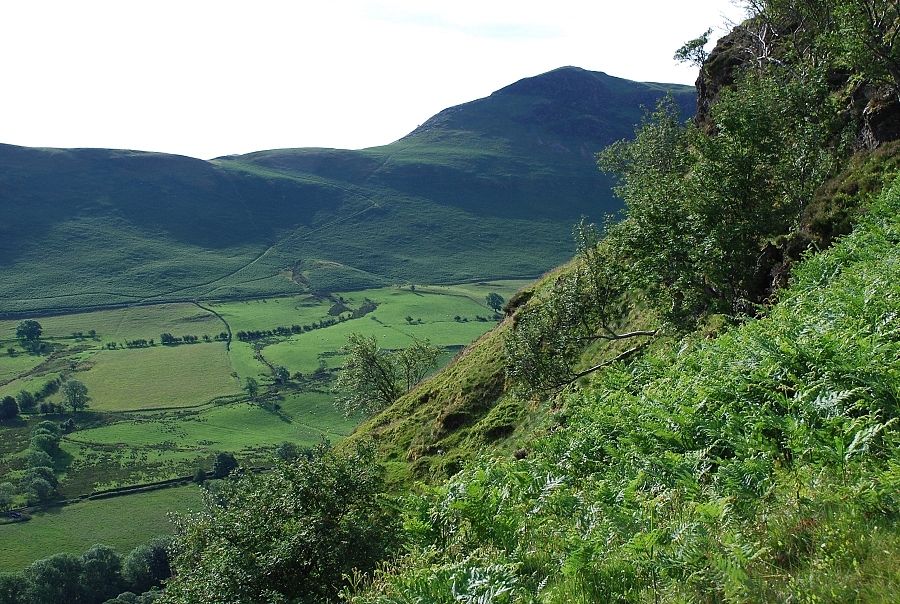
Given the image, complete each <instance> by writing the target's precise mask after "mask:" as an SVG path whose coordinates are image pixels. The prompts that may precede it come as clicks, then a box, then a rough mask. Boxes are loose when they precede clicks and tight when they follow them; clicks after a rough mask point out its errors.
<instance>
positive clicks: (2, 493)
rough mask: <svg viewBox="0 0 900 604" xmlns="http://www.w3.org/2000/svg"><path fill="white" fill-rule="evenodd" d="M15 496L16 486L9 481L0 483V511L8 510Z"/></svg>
mask: <svg viewBox="0 0 900 604" xmlns="http://www.w3.org/2000/svg"><path fill="white" fill-rule="evenodd" d="M15 496H16V487H15V486H13V484H12V483H11V482H3V483H0V512H8V511H9V509H10V508H11V507H12V502H13V499H14V498H15Z"/></svg>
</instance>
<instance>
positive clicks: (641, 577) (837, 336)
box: [356, 171, 900, 602]
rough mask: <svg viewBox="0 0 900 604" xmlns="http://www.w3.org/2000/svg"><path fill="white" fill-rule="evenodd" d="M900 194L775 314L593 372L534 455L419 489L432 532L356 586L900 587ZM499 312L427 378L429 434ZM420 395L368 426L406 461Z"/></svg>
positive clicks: (887, 593) (418, 522)
mask: <svg viewBox="0 0 900 604" xmlns="http://www.w3.org/2000/svg"><path fill="white" fill-rule="evenodd" d="M894 175H896V171H895V172H894ZM898 211H900V181H896V182H895V183H894V186H893V188H892V189H891V190H889V191H886V192H885V193H884V195H883V196H882V199H881V200H880V201H879V202H877V203H876V204H874V206H872V207H871V208H868V209H867V213H866V216H865V218H863V219H861V220H862V225H861V226H860V227H858V228H857V229H856V230H855V231H854V233H853V234H852V235H850V236H849V237H847V238H846V239H844V240H842V241H841V242H839V243H838V244H837V245H836V246H835V247H834V248H833V249H831V250H829V251H826V252H824V253H821V254H818V255H815V256H812V257H809V258H807V259H806V260H805V261H804V262H803V263H801V264H800V265H799V266H798V267H797V268H796V269H795V272H794V278H793V283H792V286H791V287H790V289H788V290H786V291H784V292H782V293H781V295H780V297H779V302H778V304H776V305H775V306H773V307H772V308H771V309H769V312H768V316H767V317H765V318H763V319H760V320H757V321H749V322H747V323H745V324H743V325H741V326H738V327H736V328H733V329H731V330H727V331H725V332H723V333H720V334H718V336H717V337H714V334H703V333H697V334H694V335H693V336H691V337H688V338H686V339H685V340H684V341H682V342H678V343H674V344H671V345H668V346H660V347H658V348H657V349H655V350H652V351H650V352H649V353H648V354H647V355H646V356H645V357H644V358H643V359H642V360H640V361H638V362H636V363H634V364H632V365H631V366H630V367H625V366H621V365H620V366H615V367H612V368H610V369H609V370H608V371H606V372H603V373H601V374H598V375H597V376H596V377H595V379H594V380H592V382H591V383H590V384H589V385H588V386H587V387H586V388H584V389H583V390H581V391H576V392H573V393H571V394H570V395H569V396H568V397H567V405H566V408H565V410H564V411H563V412H562V413H560V414H559V415H558V421H557V422H556V424H557V425H556V426H555V428H554V430H552V431H551V432H550V433H549V435H548V436H547V437H545V438H542V439H538V440H537V441H535V442H533V443H532V444H531V449H532V450H531V451H530V454H529V455H528V457H527V458H526V459H525V460H523V461H518V462H513V461H512V460H511V459H510V458H509V456H508V455H504V456H502V457H501V456H498V455H497V453H502V448H501V449H495V450H494V451H491V452H489V453H488V456H487V457H493V458H494V459H493V460H492V461H491V460H487V459H482V460H481V461H475V462H474V463H472V464H471V465H470V467H469V468H467V469H466V470H464V471H463V472H462V473H460V474H458V475H456V476H455V477H454V478H453V479H451V480H450V482H449V483H446V484H444V485H441V486H439V487H437V488H436V489H434V490H432V491H426V495H425V496H424V497H422V498H417V497H416V496H413V497H412V499H411V501H410V508H409V512H410V514H411V516H410V517H407V518H406V526H407V527H408V528H409V531H410V538H411V540H412V541H414V542H416V543H421V544H422V548H423V549H422V550H415V551H413V553H412V554H410V555H409V556H408V557H407V558H405V559H403V560H402V561H401V562H400V563H399V564H398V565H397V566H396V567H395V568H394V569H393V570H391V571H388V572H386V573H385V574H382V575H380V576H379V577H378V578H377V579H376V581H375V585H374V588H373V589H371V590H370V591H367V592H364V593H363V594H362V595H361V597H360V598H359V599H358V600H356V601H359V602H376V601H407V600H410V601H413V600H416V599H417V598H419V597H425V598H428V597H437V596H438V594H445V593H449V591H450V583H452V584H453V590H454V592H456V591H463V592H465V591H466V590H467V589H468V590H474V591H470V593H478V590H479V589H481V588H480V587H478V586H479V585H482V584H481V583H478V581H480V580H481V579H482V578H485V580H487V581H488V584H490V585H491V586H492V587H494V588H496V589H500V587H501V586H502V587H503V589H505V590H509V593H510V596H511V598H512V600H511V601H519V599H522V601H530V599H529V598H531V597H534V595H535V593H536V592H538V591H539V592H540V601H546V602H571V601H614V600H615V601H618V600H617V598H619V599H621V600H622V601H626V600H627V601H635V602H637V601H648V602H649V601H678V602H681V601H726V600H727V601H736V602H737V601H740V602H756V601H771V602H775V601H778V602H784V601H810V602H825V601H828V602H848V601H860V602H869V601H871V602H889V601H891V602H892V601H897V598H898V596H900V581H898V580H897V573H896V562H895V561H896V555H897V551H898V548H900V527H898V524H897V517H898V516H897V513H898V501H897V492H898V491H897V487H898V484H900V473H898V468H900V465H898V463H900V460H898V447H897V445H898V430H897V426H896V420H897V417H898V413H900V390H898V383H900V373H898V371H900V365H898V358H900V339H898V331H897V321H896V317H897V311H898V309H900V273H898V270H900V257H898V250H900V247H898V241H900V239H898V236H900V223H898V216H900V214H898ZM503 329H504V326H501V327H500V328H498V330H496V331H495V332H493V333H491V334H489V335H487V336H485V338H483V339H482V340H481V341H480V342H479V343H478V344H477V345H476V346H474V347H473V348H472V349H470V351H469V355H467V356H472V357H474V358H476V359H477V358H478V355H483V358H482V359H481V361H480V362H477V363H476V364H474V365H473V366H472V367H469V368H467V367H466V365H465V363H466V357H463V358H462V359H460V360H459V361H458V362H457V363H456V364H455V365H454V366H451V367H450V368H448V369H447V370H445V371H444V372H443V373H442V374H441V375H440V376H438V379H436V380H434V381H433V382H434V384H433V387H432V390H431V391H432V392H434V393H435V394H436V395H437V396H439V397H440V402H439V404H438V405H436V406H435V407H432V408H429V409H428V410H427V411H423V412H422V413H421V414H420V415H419V417H417V418H416V420H417V421H418V422H421V423H422V424H423V425H425V426H426V428H425V429H424V430H422V431H420V432H419V435H425V436H428V434H427V430H428V427H430V428H431V429H432V430H431V432H432V434H434V433H435V430H434V427H435V423H434V420H435V417H440V416H441V414H442V413H445V411H444V410H450V409H452V406H453V405H454V404H455V403H456V402H457V401H459V400H460V398H461V397H460V395H461V394H462V393H463V392H464V391H463V392H457V393H450V392H447V391H446V390H445V391H444V393H442V392H441V391H440V390H439V389H438V388H439V387H440V386H443V387H444V388H449V387H452V386H453V383H454V381H455V380H454V379H452V377H451V376H453V371H454V370H457V371H465V370H466V369H468V370H469V371H472V370H474V371H475V372H476V373H475V374H474V375H470V374H468V373H462V374H461V375H456V376H455V377H456V379H459V380H462V381H463V384H465V380H466V379H467V378H469V379H473V380H477V381H475V383H471V382H470V383H469V384H468V385H467V388H468V390H470V391H471V390H474V389H477V388H479V387H481V388H489V387H490V385H491V384H492V383H494V382H495V380H496V379H497V377H496V375H495V374H493V373H492V372H491V369H492V365H491V364H490V363H489V362H487V359H489V358H490V357H491V352H492V351H493V349H494V348H495V347H496V343H495V342H494V341H493V338H495V337H498V336H499V335H500V334H502V331H503ZM479 371H481V372H486V373H482V374H481V375H480V377H479V375H478V372H479ZM441 378H446V380H445V381H441ZM428 387H429V384H424V385H423V386H422V387H421V388H420V389H419V390H417V392H416V393H414V395H417V396H418V395H421V394H424V393H425V392H426V390H427V389H428ZM413 398H414V397H408V398H406V399H404V400H402V401H400V403H399V404H398V405H397V406H395V407H394V408H391V409H389V410H388V411H387V412H386V413H385V414H383V415H381V416H379V417H377V418H375V419H374V420H373V421H371V422H370V423H368V424H366V426H365V427H364V429H363V430H361V431H360V434H358V435H357V438H364V437H367V436H373V437H375V439H376V442H380V445H381V447H382V449H383V450H386V451H388V452H390V451H391V450H393V451H394V452H395V459H396V455H397V454H400V453H402V452H403V450H404V449H406V448H407V446H408V443H411V442H414V439H415V438H416V435H415V432H414V424H415V423H416V422H410V423H405V422H404V414H405V413H412V412H415V411H414V410H415V408H416V406H415V404H414V402H413ZM494 398H495V397H494V396H493V395H491V396H483V397H480V399H479V400H480V401H481V402H482V403H483V405H485V406H487V407H490V405H491V401H492V400H494ZM419 402H422V403H429V401H427V397H423V398H421V399H419ZM477 402H478V401H472V402H470V403H469V404H468V407H469V408H470V409H477ZM496 408H497V407H493V409H496ZM492 412H493V411H491V412H489V413H492ZM488 415H489V414H488ZM480 417H482V418H483V417H485V414H484V413H481V414H480ZM480 421H484V420H483V419H482V420H480ZM475 425H476V426H477V425H478V424H475ZM474 432H475V429H471V428H470V429H468V436H466V435H464V434H462V433H461V432H459V434H460V438H463V439H464V438H471V437H472V435H473V433H474ZM379 439H381V441H379ZM385 441H386V442H385ZM438 442H440V441H438ZM475 451H476V449H475V448H470V449H469V451H468V453H469V455H470V456H471V457H477V456H475V455H472V454H473V453H475ZM396 474H399V472H398V473H395V475H396ZM431 543H434V544H435V546H436V548H437V549H436V550H435V549H430V548H429V544H431ZM475 578H478V581H476V579H475Z"/></svg>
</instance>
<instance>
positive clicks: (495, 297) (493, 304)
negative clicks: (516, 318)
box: [484, 292, 506, 312]
mask: <svg viewBox="0 0 900 604" xmlns="http://www.w3.org/2000/svg"><path fill="white" fill-rule="evenodd" d="M484 301H485V302H487V305H488V307H490V308H493V309H494V312H500V311H501V310H503V303H504V302H506V300H504V299H503V296H501V295H500V294H498V293H497V292H491V293H489V294H488V295H487V296H485V298H484Z"/></svg>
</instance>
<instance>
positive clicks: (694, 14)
mask: <svg viewBox="0 0 900 604" xmlns="http://www.w3.org/2000/svg"><path fill="white" fill-rule="evenodd" d="M742 15H743V11H742V9H740V8H739V7H738V6H736V4H735V3H734V1H733V0H690V1H688V2H676V1H672V0H652V1H651V0H628V1H624V2H623V1H621V0H612V1H610V0H541V1H532V0H441V1H433V0H339V1H324V0H319V1H310V0H305V1H304V0H252V1H251V0H243V1H234V0H174V1H173V0H150V1H147V0H78V1H77V2H76V1H73V0H53V1H51V0H27V1H19V2H2V3H0V56H2V57H3V59H2V61H0V82H2V88H0V142H2V143H8V144H15V145H27V146H41V147H107V148H122V149H141V150H147V151H161V152H167V153H178V154H182V155H189V156H192V157H198V158H202V159H209V158H213V157H218V156H222V155H230V154H238V153H247V152H251V151H257V150H262V149H274V148H282V147H335V148H347V149H358V148H364V147H371V146H376V145H382V144H387V143H390V142H392V141H394V140H397V139H398V138H401V137H402V136H404V135H405V134H407V133H409V132H410V131H411V130H413V129H414V128H415V127H416V126H418V125H419V124H421V123H422V122H424V121H425V120H426V119H428V118H429V117H430V116H432V115H434V114H435V113H437V112H438V111H440V110H441V109H443V108H445V107H450V106H452V105H457V104H459V103H463V102H466V101H470V100H474V99H477V98H481V97H484V96H487V95H489V94H490V93H491V92H493V91H494V90H497V89H499V88H502V87H503V86H506V85H507V84H511V83H512V82H515V81H517V80H519V79H521V78H524V77H530V76H534V75H538V74H540V73H544V72H546V71H549V70H551V69H555V68H557V67H561V66H565V65H574V66H578V67H583V68H585V69H590V70H595V71H603V72H606V73H608V74H610V75H614V76H618V77H623V78H628V79H632V80H639V81H652V82H675V83H684V84H693V82H694V79H695V78H696V69H695V68H693V67H690V66H683V65H682V66H679V65H678V64H676V63H675V61H674V60H673V59H672V55H673V54H674V52H675V50H676V49H677V48H678V47H679V46H681V45H682V44H683V43H684V42H685V41H687V40H689V39H692V38H696V37H697V36H698V35H700V34H701V33H702V32H703V31H705V30H706V29H707V28H709V27H713V28H714V33H713V38H717V37H719V36H721V35H724V33H726V28H727V23H728V22H729V21H731V22H734V21H739V20H740V18H741V16H742Z"/></svg>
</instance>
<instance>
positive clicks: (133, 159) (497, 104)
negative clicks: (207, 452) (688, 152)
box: [0, 68, 694, 312]
mask: <svg viewBox="0 0 900 604" xmlns="http://www.w3.org/2000/svg"><path fill="white" fill-rule="evenodd" d="M584 88H589V89H594V90H595V94H594V95H593V99H594V100H593V101H590V102H588V103H587V104H585V101H583V100H578V99H577V98H576V97H578V96H580V95H581V94H582V93H583V92H584V90H583V89H584ZM575 89H577V94H576V93H575V92H573V90H575ZM667 91H668V92H671V93H672V94H673V95H675V96H676V98H678V99H679V100H680V102H681V105H682V106H683V107H684V108H685V110H686V111H690V110H691V109H692V107H693V103H694V93H693V91H692V89H689V88H688V87H684V86H680V85H666V86H660V85H655V84H654V85H646V84H641V83H633V82H628V81H627V80H621V79H619V78H612V77H611V76H606V75H605V74H600V73H596V72H589V71H586V70H580V69H577V68H562V69H560V70H554V71H552V72H548V74H542V75H538V76H534V77H532V78H524V79H522V80H519V81H518V82H515V83H513V84H511V85H510V86H507V87H504V88H502V89H500V90H498V91H497V92H495V93H493V94H492V95H489V96H487V97H484V98H483V99H477V100H475V101H470V102H469V103H464V104H462V105H458V106H456V107H452V108H448V109H446V110H444V111H442V112H439V113H438V114H436V115H435V116H434V117H432V118H430V119H429V120H427V121H426V122H425V124H423V125H422V126H420V127H419V128H417V129H415V130H413V131H412V132H410V133H409V134H408V135H406V136H404V137H403V138H401V139H399V140H398V141H395V142H394V143H390V144H388V145H383V146H379V147H371V148H367V149H362V150H344V149H319V148H299V149H276V150H263V151H257V152H253V153H249V154H243V155H230V156H223V157H220V158H216V159H213V160H199V159H195V158H191V157H188V156H182V155H173V154H165V153H154V152H145V151H138V150H118V149H45V148H30V147H18V146H14V145H0V209H2V210H3V211H4V213H5V215H6V216H8V217H9V218H8V219H7V220H6V221H5V223H4V225H0V283H2V284H0V296H2V297H3V298H4V300H5V308H2V309H0V312H29V311H34V312H42V311H52V310H54V309H58V308H63V307H64V308H82V307H85V308H86V307H94V306H98V305H105V304H127V303H133V302H135V301H140V302H150V301H168V300H174V299H209V298H238V297H254V296H257V297H258V296H264V295H273V294H289V293H294V292H300V291H309V290H314V291H330V290H334V289H336V288H341V289H345V290H346V289H356V288H360V287H369V286H373V285H384V284H389V283H404V282H427V281H431V282H451V281H466V280H473V279H490V278H498V277H501V276H503V277H509V276H536V275H538V274H540V273H542V272H543V271H545V270H547V269H549V268H550V267H552V266H554V265H556V264H558V263H560V262H562V261H563V260H564V259H565V258H566V256H567V255H568V254H569V253H570V252H571V247H572V244H571V238H570V236H569V233H570V229H571V225H572V224H573V223H574V222H576V221H577V220H578V219H579V217H580V216H582V215H588V216H595V217H599V215H601V214H603V213H606V212H610V211H615V210H616V209H617V208H618V207H619V205H618V202H617V201H616V200H614V199H613V197H612V195H611V193H609V190H608V189H609V184H610V183H609V182H608V181H607V180H605V179H604V177H603V176H602V175H600V174H599V173H598V172H597V171H596V169H595V167H594V160H593V153H595V152H596V151H598V150H599V149H600V148H602V147H603V146H604V145H606V144H608V143H609V142H612V141H613V140H617V139H620V138H624V137H627V136H629V135H630V134H631V133H632V131H633V127H634V124H635V123H636V122H637V121H638V120H639V119H640V115H641V106H642V105H646V106H649V105H652V104H653V103H655V102H656V100H657V99H658V98H660V97H661V96H662V95H663V94H664V93H665V92H667ZM604 99H607V100H604ZM609 99H611V100H609ZM448 116H450V117H449V118H448ZM426 125H427V127H426ZM573 159H574V160H575V161H573ZM323 262H327V263H329V264H328V266H331V267H332V269H329V270H325V269H323V268H322V266H324V264H323ZM313 265H314V266H315V267H316V268H309V267H310V266H313ZM335 267H340V268H335ZM304 271H305V273H306V274H304V275H303V277H302V279H292V278H291V275H298V274H299V273H300V272H304Z"/></svg>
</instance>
